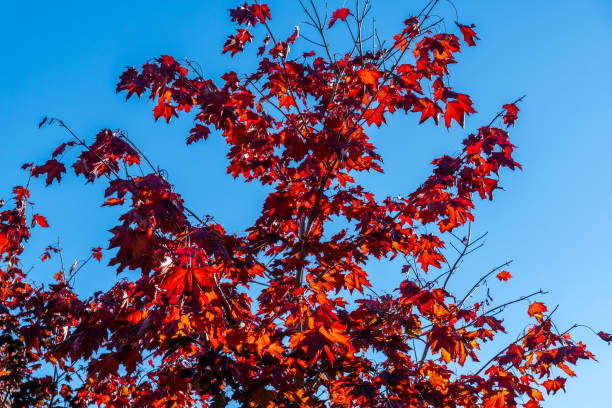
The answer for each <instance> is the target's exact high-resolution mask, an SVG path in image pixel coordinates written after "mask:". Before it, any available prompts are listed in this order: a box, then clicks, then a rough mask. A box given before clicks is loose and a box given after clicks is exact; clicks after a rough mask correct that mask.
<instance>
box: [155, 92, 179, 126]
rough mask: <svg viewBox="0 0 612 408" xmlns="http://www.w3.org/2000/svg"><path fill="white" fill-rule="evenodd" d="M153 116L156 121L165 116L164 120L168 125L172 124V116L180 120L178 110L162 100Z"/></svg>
mask: <svg viewBox="0 0 612 408" xmlns="http://www.w3.org/2000/svg"><path fill="white" fill-rule="evenodd" d="M153 116H154V117H155V120H156V121H157V119H159V118H160V117H162V116H163V117H164V119H166V123H170V118H171V117H172V116H176V117H177V118H178V114H177V113H176V108H175V107H174V106H172V105H171V104H169V103H167V102H165V101H164V100H162V99H161V98H160V101H159V103H158V104H157V106H156V107H155V108H154V109H153Z"/></svg>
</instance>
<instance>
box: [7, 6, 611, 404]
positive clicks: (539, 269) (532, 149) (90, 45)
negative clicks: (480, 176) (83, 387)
mask: <svg viewBox="0 0 612 408" xmlns="http://www.w3.org/2000/svg"><path fill="white" fill-rule="evenodd" d="M423 3H424V2H423V1H421V0H419V1H417V0H409V1H408V0H407V1H401V2H399V1H389V0H375V10H374V13H375V15H376V18H377V25H378V26H379V27H380V28H381V31H383V33H384V32H388V33H391V32H392V30H393V28H395V27H397V28H399V27H400V25H401V22H402V20H403V18H404V17H406V16H408V15H409V14H410V12H411V11H414V10H417V9H419V8H420V6H422V4H423ZM455 3H456V7H457V9H458V12H459V21H460V22H462V23H475V24H476V26H477V27H476V29H477V33H478V36H479V37H480V38H481V41H479V42H478V47H471V48H469V49H466V51H465V52H464V53H463V54H461V56H460V57H459V64H457V66H456V67H455V68H454V70H453V72H452V82H453V85H454V86H455V88H456V89H457V90H459V91H465V92H467V93H469V94H470V95H471V96H472V99H473V101H474V102H475V105H476V109H477V111H478V114H477V115H473V116H472V117H470V118H469V120H468V121H467V122H466V130H465V131H464V130H462V129H453V130H452V131H451V132H448V131H446V130H445V129H444V128H443V127H440V128H436V127H434V126H431V125H428V126H420V127H417V126H415V125H414V124H415V123H416V117H408V118H396V119H393V120H390V121H389V125H390V126H389V127H388V128H384V129H383V130H381V131H374V132H373V134H375V143H376V144H378V145H379V146H380V153H381V154H382V156H383V158H384V160H385V167H384V169H385V171H386V174H385V175H384V176H379V175H377V176H370V177H364V178H363V179H362V180H360V181H363V183H364V184H366V185H367V186H368V187H369V188H371V189H372V190H374V191H375V192H376V193H377V194H379V195H385V194H406V193H409V192H410V191H411V189H413V188H414V187H416V186H417V185H418V184H419V183H420V182H421V181H422V180H424V178H425V177H426V176H427V174H428V172H429V171H430V170H431V167H430V166H429V164H428V163H429V162H430V161H431V159H433V158H434V157H437V156H440V155H442V154H445V153H453V152H455V151H456V150H458V149H459V143H460V140H461V138H462V137H464V136H465V134H466V133H465V132H467V131H469V130H471V129H475V128H477V127H479V126H481V125H483V124H486V123H488V122H489V120H490V118H491V117H492V116H493V115H494V114H495V112H496V111H497V110H498V109H499V107H500V106H501V105H502V104H504V103H507V102H510V101H512V100H513V99H515V98H516V97H518V96H520V95H523V94H527V98H526V99H525V101H524V102H523V103H522V105H521V106H520V108H521V112H520V115H519V121H518V123H517V126H516V128H515V129H513V130H512V140H513V141H514V143H515V144H516V145H518V147H519V150H518V152H517V156H516V157H517V160H518V161H519V162H520V163H521V164H522V165H523V167H524V171H522V172H516V173H512V174H511V173H508V172H506V173H503V174H502V178H501V185H502V186H503V187H504V189H505V190H504V191H500V192H498V193H497V195H496V196H495V199H494V201H493V202H484V201H483V202H479V203H478V211H477V223H476V225H475V227H474V228H475V229H476V231H478V232H485V231H488V232H489V235H488V241H487V246H486V247H485V248H483V249H482V250H480V252H478V253H476V254H474V256H473V258H472V259H473V261H471V263H469V264H468V265H467V267H468V268H471V269H473V270H469V271H467V272H466V274H467V273H468V272H469V274H471V275H470V277H471V279H472V280H473V277H474V276H478V275H479V274H481V273H483V272H485V271H486V270H487V268H490V267H493V266H496V265H498V264H500V263H502V262H504V261H505V260H507V259H513V260H514V263H513V265H512V267H511V268H510V269H509V270H510V272H511V273H512V274H513V275H514V278H513V279H512V280H511V283H509V284H505V285H507V286H506V289H505V291H503V292H501V291H500V290H501V289H502V288H501V287H499V288H498V286H495V287H494V288H493V289H494V290H495V289H498V293H500V296H499V298H496V299H499V300H500V301H501V300H504V299H511V298H512V297H513V296H517V295H520V294H525V293H530V292H532V291H534V290H537V289H539V288H543V289H547V290H549V291H550V293H549V294H548V295H546V296H544V297H543V298H542V299H543V300H544V301H545V302H546V303H547V304H548V305H549V306H551V307H554V306H555V305H557V304H559V305H560V307H559V309H558V311H557V312H556V320H557V322H558V323H559V324H560V326H562V327H566V326H570V325H571V324H573V323H575V322H579V323H584V324H588V325H591V326H592V327H594V328H596V329H597V330H604V331H609V332H610V331H612V317H611V316H612V307H611V306H610V294H609V292H610V289H611V287H612V274H611V272H612V268H611V266H610V258H611V257H612V241H611V239H610V230H612V216H611V215H610V207H611V205H610V204H611V201H612V192H611V187H612V164H611V163H610V162H611V159H610V154H611V152H612V138H611V136H612V135H611V133H612V132H611V131H610V124H609V122H610V120H611V119H612V109H611V108H610V102H609V100H610V98H611V96H612V82H611V80H610V67H611V66H612V53H611V50H612V44H611V42H612V24H611V22H612V1H610V0H584V1H580V2H576V1H569V0H559V1H551V0H548V1H537V2H535V1H530V0H514V1H491V0H489V1H485V0H470V1H468V0H457V1H456V2H455ZM237 4H238V2H237V1H210V0H208V1H205V0H198V1H184V2H176V3H174V2H169V1H164V2H162V1H157V0H149V1H140V0H130V1H116V0H108V1H104V2H85V1H68V0H63V1H55V2H48V1H42V0H33V1H28V2H18V1H13V2H4V3H3V5H2V14H3V16H4V18H3V24H2V25H0V42H1V43H2V53H3V55H4V57H3V58H4V63H2V64H0V76H1V77H2V78H4V86H3V89H4V97H3V102H2V104H1V107H2V116H1V117H2V120H1V124H0V129H1V130H2V137H1V138H0V149H1V150H0V151H1V152H2V160H1V161H0V169H1V170H2V173H3V177H2V178H1V179H0V197H4V198H8V197H9V195H10V189H11V187H13V186H14V185H16V184H22V183H24V182H25V179H26V175H25V173H24V172H23V171H21V170H19V166H20V165H21V164H22V163H24V162H29V161H35V162H37V163H40V162H42V161H44V160H46V159H47V158H48V156H49V154H50V152H51V151H52V149H53V148H54V147H55V146H57V145H58V144H59V143H61V142H62V141H65V140H66V137H65V135H64V134H63V133H62V132H61V130H60V129H57V128H45V129H42V130H38V129H37V127H36V125H37V123H38V122H39V121H40V119H41V118H42V117H43V116H44V115H52V116H57V117H61V118H62V119H64V120H65V121H66V122H67V123H68V124H70V126H71V127H72V128H73V129H74V130H75V131H76V132H77V133H79V134H80V135H81V136H83V137H87V138H89V140H91V138H92V137H93V136H94V135H95V133H97V131H98V130H99V129H101V128H104V127H109V128H112V129H115V128H121V129H124V130H126V131H127V132H128V134H129V136H130V137H131V138H132V139H133V140H135V141H136V142H137V144H138V145H139V146H140V147H141V148H142V149H143V150H144V151H145V152H147V154H148V156H149V157H150V158H151V159H152V161H153V162H155V163H157V164H159V166H160V167H162V168H164V169H166V170H167V171H168V173H169V177H170V181H171V182H173V183H174V184H175V186H176V188H177V190H178V191H179V192H180V193H182V194H183V196H184V198H185V199H186V201H187V203H188V205H189V207H190V208H196V209H198V211H199V212H200V213H210V214H213V215H214V216H215V218H216V220H217V221H219V222H221V223H222V224H223V225H224V226H225V227H226V229H227V230H229V231H230V232H239V231H240V230H241V229H243V228H245V227H246V226H248V225H249V224H250V223H251V222H252V220H253V219H254V217H256V215H257V214H258V212H259V210H260V208H261V203H262V199H263V197H264V194H265V191H264V190H263V189H262V188H260V187H258V186H257V185H244V184H243V183H242V181H241V180H233V179H231V178H230V177H229V176H227V175H225V160H224V155H225V153H226V148H225V146H224V145H223V143H222V140H221V138H219V137H218V136H217V137H215V135H213V136H212V137H211V138H210V140H209V141H207V142H205V143H200V144H197V145H195V146H193V147H192V148H189V149H187V148H186V147H185V146H184V143H183V141H184V138H185V137H186V136H187V132H188V129H189V127H190V124H191V118H190V117H187V118H186V119H183V120H180V121H178V122H175V123H174V124H172V125H171V126H170V127H168V126H166V125H165V123H163V122H161V121H160V122H159V123H154V121H153V118H152V113H151V109H152V105H151V104H147V103H145V102H144V101H143V102H138V101H130V102H128V103H126V102H125V101H124V96H122V95H116V94H115V93H114V88H115V85H116V82H117V78H118V76H119V75H120V73H121V72H122V71H123V69H124V68H125V67H127V66H130V65H135V66H140V65H141V64H142V63H144V62H145V61H146V60H148V59H150V58H153V57H156V56H159V55H162V54H169V55H173V56H175V57H182V56H186V57H189V58H191V59H193V60H196V61H199V62H200V63H201V65H202V66H203V67H204V71H205V73H206V74H207V75H209V76H211V77H213V78H217V77H218V76H219V75H220V74H221V73H222V72H224V71H225V70H228V69H233V70H236V71H240V70H241V69H243V68H244V66H245V64H246V65H249V60H248V59H247V60H244V59H240V58H235V59H231V58H229V57H228V56H220V49H221V46H222V44H223V42H224V40H225V37H226V36H227V35H228V34H230V33H231V30H232V28H231V25H230V23H229V18H228V14H227V11H226V9H227V8H229V7H233V6H235V5H237ZM269 4H270V6H271V8H272V17H273V26H274V27H276V28H277V29H278V30H279V31H282V30H284V31H282V32H284V33H286V34H287V36H288V35H289V34H290V32H291V31H292V30H293V25H295V24H300V23H301V21H303V20H304V18H303V16H302V15H301V14H300V13H299V12H298V9H297V7H296V6H295V5H294V4H293V2H292V1H288V0H285V1H280V0H275V1H270V2H269ZM342 4H343V2H342V1H341V0H329V8H330V9H331V10H334V9H335V8H338V7H341V6H342ZM440 10H441V11H440V12H441V13H442V14H445V15H448V16H454V11H453V10H452V8H451V6H450V5H449V4H448V3H444V2H442V4H441V6H440ZM448 24H449V29H453V27H451V25H452V18H451V19H450V20H449V21H448ZM302 29H305V26H304V25H302ZM341 38H342V32H341V31H338V32H336V33H334V38H333V40H334V41H336V44H338V45H341ZM250 63H252V61H251V62H250ZM42 185H43V182H42V181H41V180H39V181H37V182H34V183H33V187H32V201H34V202H36V203H37V204H38V205H37V208H36V209H37V212H40V213H42V214H44V215H46V216H47V217H48V220H49V222H50V224H51V227H52V228H49V229H48V230H44V231H37V232H36V233H35V236H34V237H33V239H32V240H31V245H30V246H29V248H28V251H27V252H26V257H25V263H26V267H27V266H29V265H33V266H35V268H34V270H33V272H32V274H33V276H34V277H35V278H36V279H38V280H39V281H47V280H49V278H50V277H51V276H52V275H53V273H54V272H55V270H54V269H53V268H54V265H53V264H52V263H50V262H47V263H45V264H42V265H41V264H40V262H39V261H38V260H37V259H36V257H38V256H39V255H40V253H41V252H42V250H43V248H44V247H45V246H46V245H48V244H50V243H52V242H53V241H55V240H57V237H58V236H60V237H61V243H62V246H63V247H64V248H65V249H66V256H67V257H68V258H70V259H73V258H74V257H78V258H82V257H83V256H84V255H86V254H88V253H89V250H90V248H91V247H94V246H98V245H101V246H103V247H105V246H106V244H105V241H106V240H107V239H108V238H109V234H108V233H107V232H105V231H106V230H108V229H109V228H111V227H112V226H113V225H115V222H116V217H117V215H118V212H117V211H112V210H108V209H100V208H99V207H98V205H99V203H101V202H102V186H101V185H99V186H98V185H96V186H91V185H88V186H87V187H83V184H82V180H80V179H79V180H75V178H74V177H66V181H65V182H63V183H62V185H61V186H59V187H58V186H57V185H56V184H55V185H54V186H52V187H51V188H49V189H44V188H42ZM105 257H106V259H107V260H108V259H109V257H108V254H105ZM373 272H376V274H377V275H376V277H375V278H374V280H375V281H376V282H380V283H381V284H383V285H391V283H395V281H391V279H392V277H393V278H395V277H397V276H398V275H397V272H396V271H393V273H389V274H387V275H385V271H384V268H382V267H380V266H376V268H375V271H373ZM466 276H467V275H466ZM114 279H116V278H115V276H114V273H113V272H112V271H109V270H108V268H104V267H103V266H102V265H97V266H92V267H91V268H89V269H88V270H86V271H84V272H83V274H82V275H80V276H79V277H78V278H77V288H78V289H79V291H81V293H92V292H93V291H95V290H98V289H102V288H107V287H109V286H110V285H111V283H112V281H113V280H114ZM466 279H468V277H466ZM472 280H470V281H472ZM459 284H460V283H459ZM508 285H510V286H508ZM507 288H509V289H507ZM526 308H527V304H524V305H519V306H517V307H516V308H515V309H512V310H511V311H510V313H511V314H512V313H517V314H519V316H520V317H521V319H522V318H523V317H524V318H526V317H527V316H526V313H525V311H526ZM508 319H509V321H510V323H511V325H512V322H513V321H514V320H513V319H514V317H512V316H509V317H508ZM516 321H517V322H518V321H520V319H517V320H516ZM519 328H520V327H519ZM575 336H576V337H578V338H581V339H583V340H584V342H585V343H587V344H588V345H589V346H590V349H591V351H593V352H594V353H595V354H596V356H597V357H598V359H599V363H583V364H581V365H580V366H579V367H578V368H577V370H576V372H577V374H578V378H577V379H572V380H570V381H569V382H568V384H567V389H568V393H567V394H563V393H560V394H558V395H557V396H555V397H554V398H551V399H550V400H548V401H547V402H546V403H545V404H544V406H545V407H550V408H566V407H567V408H569V407H575V406H597V407H609V406H610V407H612V396H610V392H609V387H610V386H609V382H610V377H612V346H611V347H606V345H605V343H603V342H602V341H600V340H599V339H598V338H596V337H595V336H594V335H593V334H592V333H590V332H588V331H585V330H581V331H576V332H575Z"/></svg>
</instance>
